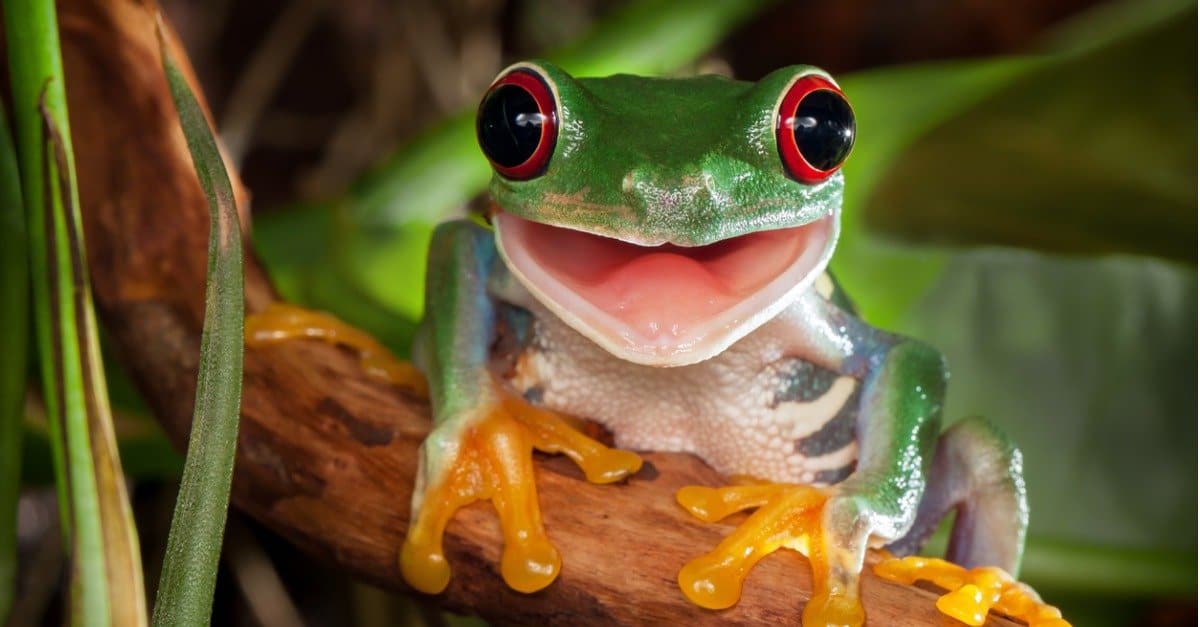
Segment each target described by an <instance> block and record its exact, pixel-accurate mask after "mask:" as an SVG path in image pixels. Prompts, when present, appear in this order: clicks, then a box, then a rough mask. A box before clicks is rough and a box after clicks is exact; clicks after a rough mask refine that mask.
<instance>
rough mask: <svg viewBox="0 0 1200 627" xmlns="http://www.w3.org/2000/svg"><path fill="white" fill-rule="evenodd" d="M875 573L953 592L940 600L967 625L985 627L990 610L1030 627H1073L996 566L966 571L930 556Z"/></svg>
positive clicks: (888, 564)
mask: <svg viewBox="0 0 1200 627" xmlns="http://www.w3.org/2000/svg"><path fill="white" fill-rule="evenodd" d="M875 574H876V575H879V576H880V577H882V578H884V579H887V580H888V581H894V582H897V583H903V584H909V585H911V584H913V583H915V582H916V581H917V580H923V581H928V582H931V583H933V584H934V585H936V586H938V587H939V588H943V589H946V590H949V591H950V592H947V593H946V594H944V595H942V597H941V598H939V599H938V600H937V608H938V610H939V611H941V612H942V613H943V614H945V615H947V616H950V617H951V618H955V619H958V620H959V621H961V622H963V623H966V624H967V625H974V626H978V625H982V624H983V622H984V620H986V619H987V613H988V611H989V610H990V611H992V612H996V613H999V614H1004V615H1006V616H1011V617H1012V618H1016V619H1018V620H1022V621H1025V622H1026V623H1027V624H1028V625H1029V627H1070V623H1068V622H1067V621H1065V620H1063V617H1062V613H1061V612H1059V611H1058V608H1056V607H1054V606H1052V605H1047V604H1046V603H1043V602H1042V599H1041V598H1040V597H1039V596H1038V595H1037V593H1036V592H1034V591H1033V590H1032V589H1031V588H1029V587H1028V586H1026V585H1025V584H1022V583H1020V582H1018V581H1015V580H1014V579H1013V578H1012V577H1011V576H1009V574H1008V573H1006V572H1005V571H1003V570H1001V569H999V568H992V567H987V566H985V567H980V568H972V569H969V570H968V569H966V568H963V567H962V566H959V565H958V564H954V563H952V562H947V561H946V560H941V559H937V558H929V557H915V556H914V557H903V558H891V559H887V560H884V561H882V562H880V563H878V564H876V565H875Z"/></svg>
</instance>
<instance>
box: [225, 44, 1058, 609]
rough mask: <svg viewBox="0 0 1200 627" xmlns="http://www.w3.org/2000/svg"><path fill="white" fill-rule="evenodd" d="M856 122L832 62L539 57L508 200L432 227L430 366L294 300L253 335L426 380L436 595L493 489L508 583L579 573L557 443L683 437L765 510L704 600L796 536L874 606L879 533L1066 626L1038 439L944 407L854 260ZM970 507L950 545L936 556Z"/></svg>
mask: <svg viewBox="0 0 1200 627" xmlns="http://www.w3.org/2000/svg"><path fill="white" fill-rule="evenodd" d="M856 132H857V129H856V122H855V116H854V111H853V108H852V107H851V105H850V102H849V100H848V98H847V97H846V95H845V93H844V92H843V91H842V89H841V88H840V86H839V85H838V83H837V82H836V81H835V79H834V78H833V77H832V76H831V75H830V74H828V73H827V72H825V71H823V70H821V69H819V68H817V67H814V66H809V65H797V66H790V67H785V68H781V69H779V70H776V71H774V72H771V73H770V74H767V75H766V76H764V77H763V78H761V79H760V80H758V81H756V82H746V81H738V80H733V79H730V78H727V77H723V76H716V75H702V76H692V77H675V78H660V77H642V76H635V75H629V74H617V75H612V76H607V77H594V78H593V77H581V78H577V77H574V76H572V75H570V74H569V73H567V72H566V71H564V70H562V69H560V68H559V67H557V66H555V65H554V64H552V63H549V62H546V61H540V60H532V61H523V62H519V63H516V64H514V65H511V66H509V67H508V68H506V69H504V70H503V71H501V72H500V74H499V75H498V77H497V78H496V79H495V81H494V82H493V83H492V85H491V87H489V88H488V90H487V91H486V93H485V95H484V96H483V98H482V101H481V103H480V105H479V107H478V111H477V116H476V135H477V139H478V142H479V145H480V149H481V151H482V153H483V155H484V157H486V159H487V161H488V162H489V164H490V165H491V168H492V170H493V176H492V179H491V183H490V189H489V191H490V199H491V201H490V204H489V205H488V210H487V212H486V215H485V216H483V219H477V220H472V219H459V220H453V221H449V222H446V223H443V224H441V225H439V226H438V227H437V228H436V229H435V230H434V232H433V235H432V241H431V244H430V251H429V257H428V271H427V276H426V279H427V280H426V292H425V316H424V318H423V321H422V323H421V324H420V326H419V329H418V333H417V336H416V339H415V342H414V349H413V361H412V362H411V363H409V362H400V361H394V360H391V359H390V358H388V357H387V351H386V350H385V349H383V348H382V347H381V346H379V345H378V343H376V342H374V340H372V339H371V338H369V337H368V336H365V334H362V333H361V332H358V331H357V330H354V329H351V328H348V327H347V326H345V325H344V324H342V323H340V322H339V321H337V320H336V319H335V318H332V317H329V316H327V315H324V314H318V313H315V312H308V311H306V310H301V309H298V308H295V307H291V306H279V307H276V308H274V309H272V310H268V311H267V312H264V313H262V314H258V315H256V316H253V317H252V318H251V319H250V320H248V321H247V338H248V341H249V342H251V343H254V342H258V343H266V342H272V341H279V340H281V339H286V338H295V337H310V338H311V337H318V338H325V339H326V340H328V341H334V342H338V343H342V344H346V345H350V346H353V347H356V348H358V349H359V350H360V353H361V355H362V357H363V363H364V366H365V367H367V368H368V369H369V370H372V371H374V372H376V373H379V374H381V376H384V377H386V378H388V379H389V380H391V381H393V382H396V383H398V384H401V385H408V386H410V387H411V388H413V389H416V390H418V391H419V392H420V393H422V394H427V395H428V397H429V399H430V402H431V405H432V415H433V423H434V424H433V428H432V430H431V432H430V433H429V435H428V437H427V438H426V439H425V441H424V443H423V444H422V446H421V448H420V452H419V457H420V459H419V464H418V473H417V480H416V485H415V487H414V493H413V500H412V520H411V523H410V526H409V528H408V530H407V534H406V538H405V541H404V544H403V546H402V548H401V550H400V556H399V564H400V570H401V573H402V574H403V577H404V579H405V580H406V581H407V583H408V584H409V585H410V586H412V587H413V588H414V589H416V590H418V591H421V592H425V593H431V594H436V593H438V592H440V591H442V590H443V589H444V588H445V587H446V586H447V584H448V582H449V580H450V577H451V569H450V565H449V564H448V563H447V560H446V557H445V555H444V553H443V550H442V536H443V534H444V532H445V529H446V527H447V525H448V524H449V523H450V521H451V519H452V518H453V516H454V513H455V512H456V511H457V510H458V509H459V508H461V507H463V506H465V505H467V504H469V503H471V502H474V501H477V500H490V501H491V502H492V504H493V505H494V507H495V510H496V512H497V515H498V516H499V519H500V523H501V527H502V530H503V535H504V547H503V550H502V554H501V558H500V561H501V564H500V572H501V576H502V577H503V579H504V580H505V582H506V583H507V584H508V585H509V586H510V587H512V588H514V589H516V590H519V591H522V592H535V591H538V590H541V589H543V588H545V587H546V586H548V585H549V584H550V583H552V582H553V581H554V580H555V578H556V577H557V575H558V573H559V572H560V569H561V567H562V564H561V557H560V555H559V553H558V551H557V549H556V548H555V547H554V546H553V544H552V543H551V542H550V540H549V539H548V538H547V535H546V532H545V528H544V525H543V522H542V519H541V513H540V509H539V505H538V498H537V493H536V488H535V485H534V473H535V469H534V465H533V461H532V454H533V451H535V450H540V451H544V452H550V453H561V454H565V455H567V456H568V457H569V458H571V459H572V460H573V461H574V462H575V463H576V464H577V465H578V466H579V467H580V469H581V470H582V472H583V474H584V477H585V478H586V480H588V481H591V482H594V483H615V482H620V481H624V480H628V479H629V478H630V477H633V476H634V475H635V474H636V473H638V471H639V469H640V467H641V465H642V460H641V457H640V456H639V455H637V454H636V453H635V452H633V451H669V452H680V453H690V454H693V455H696V456H698V457H699V458H700V459H702V460H703V461H705V462H706V463H707V464H708V465H710V466H712V467H713V468H715V469H716V470H717V471H719V472H720V473H721V474H723V475H724V476H726V477H730V478H731V479H730V484H729V485H726V486H719V487H712V486H689V487H687V488H684V489H683V490H680V491H679V493H678V494H677V500H678V502H679V504H680V506H682V507H683V508H684V509H685V510H686V511H687V512H689V513H690V514H691V515H692V516H694V517H696V518H698V519H700V520H701V521H708V522H714V521H718V520H721V519H723V518H725V517H727V516H729V515H731V514H733V513H735V512H739V511H744V510H750V511H752V513H751V514H750V515H749V516H748V517H746V518H745V520H744V521H743V522H741V523H739V524H738V526H737V527H736V528H735V530H734V531H733V532H732V533H731V534H730V535H729V536H727V537H726V538H725V539H724V540H723V541H722V542H721V543H720V544H719V545H717V546H716V547H713V548H712V549H711V550H710V551H709V552H708V553H706V554H703V555H701V556H699V557H697V558H696V559H694V560H692V561H691V562H689V563H687V564H685V565H682V567H681V568H680V569H679V571H678V573H677V581H678V583H679V586H680V589H681V591H682V592H683V594H685V595H686V596H687V597H688V598H689V599H690V600H691V601H693V602H694V603H695V604H696V605H698V606H701V607H703V608H708V609H710V610H719V609H722V608H727V607H730V606H732V605H734V604H735V603H736V602H737V600H738V598H739V596H740V591H741V587H742V581H743V580H744V577H745V574H746V573H747V572H748V571H749V569H750V568H752V567H753V565H754V563H755V562H757V561H758V560H760V559H761V558H762V557H764V556H766V555H768V554H770V553H772V552H774V551H776V550H778V549H781V548H789V549H794V550H797V551H799V552H800V553H802V554H803V555H805V556H806V557H807V558H808V559H809V561H810V563H811V568H812V570H813V581H814V590H813V595H812V597H811V599H810V600H809V601H808V602H807V603H806V604H805V605H804V608H803V611H802V614H801V617H802V620H803V623H804V624H805V625H826V624H830V625H832V624H837V625H857V624H862V623H863V621H864V620H865V618H866V616H865V611H864V610H863V608H862V604H861V601H860V599H859V595H858V583H859V578H860V576H861V573H862V571H863V569H864V561H865V556H866V553H867V551H868V549H869V548H870V549H884V550H885V551H887V553H886V554H885V557H884V558H883V560H882V561H881V562H879V564H877V565H876V566H875V572H876V573H878V574H879V575H881V576H883V577H885V578H888V579H891V580H893V581H898V582H904V583H913V582H915V581H917V580H927V581H931V582H934V583H935V584H937V585H940V586H941V587H943V588H946V589H947V590H948V592H946V593H945V594H944V595H943V596H942V597H941V598H940V599H939V601H938V607H939V609H941V610H942V611H943V612H944V613H946V614H948V615H951V616H954V617H956V618H958V619H959V620H961V621H963V622H965V623H967V624H976V625H977V624H982V622H983V620H984V617H985V616H986V614H987V613H988V611H989V609H991V610H994V611H999V612H1001V613H1006V614H1009V615H1011V616H1015V617H1018V618H1021V619H1023V620H1026V621H1027V622H1029V623H1030V624H1033V625H1046V626H1050V625H1053V626H1055V627H1061V626H1063V625H1067V623H1066V622H1065V621H1064V620H1063V619H1062V617H1061V615H1060V613H1059V612H1058V611H1057V609H1055V608H1054V607H1053V606H1050V605H1047V604H1045V603H1043V602H1042V601H1041V599H1040V598H1039V597H1038V596H1037V594H1036V593H1035V592H1034V591H1033V590H1032V589H1031V588H1029V587H1027V586H1025V585H1024V584H1022V583H1020V582H1019V581H1018V580H1016V579H1015V578H1014V577H1015V576H1016V575H1017V573H1018V569H1019V566H1020V562H1021V557H1022V552H1023V547H1024V539H1025V534H1026V529H1027V526H1028V515H1029V514H1028V504H1027V498H1026V487H1025V481H1024V478H1023V473H1022V457H1021V453H1020V450H1019V449H1018V448H1017V447H1016V446H1015V445H1014V444H1013V443H1012V442H1011V441H1010V440H1009V439H1008V438H1007V437H1006V436H1005V435H1004V434H1003V433H1002V432H1001V431H999V430H998V429H997V428H996V427H994V426H993V425H992V424H991V423H989V422H987V421H985V420H983V419H982V418H977V417H972V418H966V419H962V420H959V421H957V422H955V423H954V424H953V425H951V426H949V427H948V428H946V429H944V430H943V424H942V422H943V421H942V408H943V404H944V398H945V393H946V387H947V382H948V377H949V374H948V368H947V365H946V362H945V359H944V358H943V356H942V355H941V353H939V352H938V351H937V350H936V349H934V348H933V347H932V346H930V345H928V344H926V343H924V342H921V341H918V340H916V339H912V338H908V337H904V336H901V335H898V334H894V333H891V332H888V331H885V330H881V329H877V328H875V327H873V326H871V325H869V324H868V323H866V322H865V321H864V320H863V319H862V318H861V317H860V316H859V314H858V313H857V311H856V310H855V307H854V305H853V303H852V301H851V299H850V298H849V296H848V295H847V294H846V293H845V292H844V290H843V289H842V288H841V286H840V285H839V283H838V282H837V280H836V278H835V277H834V275H833V273H832V271H831V270H830V268H829V266H830V261H831V259H832V257H833V253H834V250H835V248H836V244H837V241H838V237H839V229H840V217H841V210H842V202H843V192H844V189H845V176H844V173H843V171H842V165H843V164H844V163H845V161H846V160H847V158H849V156H850V154H851V152H852V147H853V144H854V139H855V134H856ZM569 416H577V417H581V418H584V419H587V420H590V421H593V422H595V423H598V424H599V425H601V426H603V427H604V428H605V429H607V431H609V432H611V434H612V441H613V444H614V446H608V445H606V444H604V443H601V442H600V441H598V440H597V439H594V438H592V437H590V436H589V435H585V433H584V432H583V431H581V430H580V429H579V428H578V425H577V424H576V423H574V422H572V421H571V420H569V419H568V418H567V417H569ZM952 511H953V512H957V515H956V516H955V519H954V522H953V526H952V530H951V533H950V543H949V548H948V550H947V555H946V558H945V559H937V558H925V557H919V556H915V555H914V553H915V552H916V551H917V550H918V549H919V548H920V547H921V546H922V544H923V542H924V541H925V540H926V539H927V538H928V537H929V535H930V534H931V533H932V532H933V531H934V529H935V528H936V527H937V525H938V524H939V522H940V521H941V520H942V519H943V518H944V517H946V516H947V515H948V514H949V513H950V512H952Z"/></svg>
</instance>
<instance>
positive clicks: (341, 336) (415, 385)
mask: <svg viewBox="0 0 1200 627" xmlns="http://www.w3.org/2000/svg"><path fill="white" fill-rule="evenodd" d="M245 336H246V346H248V347H251V348H254V347H260V346H268V345H271V344H277V343H280V342H290V341H293V340H299V339H315V340H322V341H325V342H329V343H330V344H339V345H341V346H346V347H348V348H351V349H354V350H355V351H356V352H357V353H358V359H359V363H360V364H361V365H362V368H363V370H365V371H366V372H367V374H370V375H371V376H374V377H377V378H379V379H382V380H384V381H387V382H388V383H391V384H392V385H398V386H400V387H403V388H406V389H408V390H409V391H411V392H412V393H413V394H415V395H417V396H419V397H421V398H428V396H429V387H428V385H427V384H426V382H425V377H424V376H422V375H421V373H420V371H418V370H417V368H416V367H415V366H414V365H413V364H412V363H410V362H407V361H403V360H401V359H398V358H397V357H396V356H395V355H393V354H392V353H391V351H389V350H388V349H387V348H386V347H384V346H383V345H382V344H380V343H379V341H378V340H376V339H375V338H373V337H371V336H370V335H369V334H367V333H366V332H364V331H363V330H361V329H357V328H355V327H353V326H351V325H349V324H346V323H345V322H343V321H341V320H339V319H338V318H335V317H334V316H332V315H330V314H327V313H325V312H322V311H313V310H311V309H305V308H303V307H300V306H299V305H293V304H291V303H284V302H275V303H271V304H270V305H268V306H267V308H266V309H264V310H262V311H260V312H258V313H255V314H251V315H249V316H247V317H246V331H245Z"/></svg>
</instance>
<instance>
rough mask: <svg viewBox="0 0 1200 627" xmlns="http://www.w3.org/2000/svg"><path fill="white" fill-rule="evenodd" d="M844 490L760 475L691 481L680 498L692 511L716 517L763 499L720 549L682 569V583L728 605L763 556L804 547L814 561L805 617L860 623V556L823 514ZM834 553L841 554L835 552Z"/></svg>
mask: <svg viewBox="0 0 1200 627" xmlns="http://www.w3.org/2000/svg"><path fill="white" fill-rule="evenodd" d="M843 498H844V497H842V496H840V495H839V494H838V491H837V490H836V488H818V487H814V486H804V485H789V484H775V483H756V484H749V485H736V486H729V487H724V488H707V487H700V486H690V487H686V488H683V489H681V490H680V491H679V492H678V493H677V494H676V500H678V501H679V504H680V505H682V506H683V507H684V508H685V509H687V510H688V511H689V512H691V514H692V515H693V516H695V517H696V518H699V519H700V520H703V521H706V522H715V521H718V520H721V519H722V518H725V517H726V516H728V515H730V514H732V513H734V512H738V511H742V510H746V509H750V508H754V507H757V508H758V509H757V511H755V512H754V513H753V514H751V515H750V517H749V518H747V519H746V520H745V521H744V522H743V523H742V524H741V525H739V526H738V528H737V529H736V530H734V532H733V533H731V534H730V535H729V536H727V537H726V538H725V539H724V540H722V541H721V543H720V544H718V545H717V547H716V548H715V549H713V550H712V551H711V552H709V553H708V554H706V555H703V556H701V557H698V558H696V559H694V560H692V561H691V562H688V564H687V565H685V566H684V567H683V569H682V570H680V571H679V578H678V579H679V587H680V588H681V589H682V590H683V593H684V594H685V595H687V597H688V598H689V599H690V600H691V601H692V602H693V603H696V604H697V605H700V606H701V607H706V608H709V609H723V608H727V607H731V606H732V605H733V604H735V603H737V601H738V598H740V597H741V592H742V582H743V581H744V580H745V578H746V575H747V574H748V573H749V572H750V569H751V568H753V567H754V565H755V564H756V563H758V561H759V560H760V559H762V558H763V557H766V556H767V555H769V554H771V553H773V552H775V551H776V550H778V549H780V548H790V549H794V550H796V551H799V552H800V553H802V554H804V555H806V556H807V557H808V558H809V561H810V562H811V563H812V569H813V597H812V599H811V600H810V601H809V602H808V604H807V605H805V607H804V614H803V622H804V625H808V626H811V625H822V626H824V625H861V624H862V623H863V620H864V613H863V609H862V604H861V603H860V602H859V599H858V586H857V585H856V584H857V574H858V570H857V567H856V566H855V565H856V564H861V559H862V557H861V556H860V555H854V554H853V553H854V551H853V550H852V549H850V550H847V551H845V553H846V554H842V550H841V549H840V548H839V549H831V548H830V547H836V546H838V545H837V544H836V543H831V542H828V541H826V539H825V538H824V529H823V526H824V522H823V520H824V518H825V517H826V515H827V510H828V509H829V508H830V507H831V506H832V507H833V508H834V509H839V508H840V507H841V506H840V505H838V503H839V502H841V501H842V500H843ZM831 553H836V554H831Z"/></svg>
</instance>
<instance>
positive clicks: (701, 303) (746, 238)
mask: <svg viewBox="0 0 1200 627" xmlns="http://www.w3.org/2000/svg"><path fill="white" fill-rule="evenodd" d="M497 217H498V219H499V220H500V221H501V223H500V225H499V226H500V227H501V228H502V229H503V236H504V239H505V240H506V241H508V242H509V244H508V245H507V246H508V247H510V248H511V247H518V248H520V249H521V252H522V253H523V254H522V255H521V256H524V255H526V254H527V255H528V257H529V260H530V261H532V262H533V263H534V264H536V266H537V267H538V268H539V269H540V270H541V271H544V272H545V273H546V274H547V275H549V277H551V278H553V279H554V280H555V281H556V282H558V283H560V284H561V285H562V287H563V288H566V290H568V291H569V292H573V293H574V294H575V295H577V296H579V297H581V298H583V299H584V300H586V301H587V302H588V303H590V304H591V305H592V306H594V307H595V308H596V309H599V310H600V311H602V312H604V313H605V314H607V315H608V316H611V317H612V318H614V319H616V320H617V321H619V322H620V323H622V324H623V326H625V327H626V330H627V332H628V333H630V334H633V335H635V336H640V337H629V338H628V339H630V340H633V341H635V342H638V343H649V344H652V345H663V344H676V343H680V342H682V343H685V344H686V343H688V342H690V341H695V340H696V339H699V338H698V336H696V334H695V333H694V332H695V331H696V328H697V327H699V326H701V325H702V324H704V323H712V321H713V320H714V318H717V317H718V316H719V314H720V313H721V312H723V311H726V310H728V309H731V308H733V307H734V306H735V305H737V304H738V303H741V302H742V301H744V300H746V299H747V298H749V297H751V296H752V295H754V294H755V293H757V292H759V291H760V290H762V289H763V288H764V287H765V286H766V285H767V283H769V282H770V281H771V280H772V279H774V278H776V277H778V276H779V275H780V274H782V273H783V272H784V271H785V270H787V269H788V267H789V266H790V265H791V264H792V263H793V262H794V261H796V259H797V258H798V257H799V256H800V255H801V254H802V253H803V252H804V249H805V245H806V244H807V243H808V241H809V239H810V237H809V235H810V234H809V232H808V230H809V229H810V227H809V226H803V227H796V228H790V229H779V230H774V231H764V232H760V233H751V234H749V235H743V236H741V237H736V238H733V239H728V240H724V241H721V242H717V243H715V244H710V245H708V246H701V247H680V246H673V245H669V244H668V245H663V246H656V247H644V246H637V245H634V244H629V243H625V242H621V241H619V240H615V239H611V238H607V237H601V236H598V235H591V234H588V233H582V232H579V231H573V230H569V229H563V228H558V227H553V226H548V225H544V224H539V223H536V222H531V221H528V220H523V219H521V218H517V217H515V216H512V215H510V214H499V215H498V216H497ZM510 254H511V253H510ZM518 265H522V264H520V262H519V261H518ZM548 287H549V286H543V288H548ZM546 291H547V292H548V294H547V295H548V296H550V297H551V298H552V299H554V300H556V301H558V302H563V300H562V299H559V298H558V296H561V295H559V294H554V293H549V292H552V291H553V290H552V289H546ZM738 322H740V320H730V321H728V323H729V324H736V323H738Z"/></svg>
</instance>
